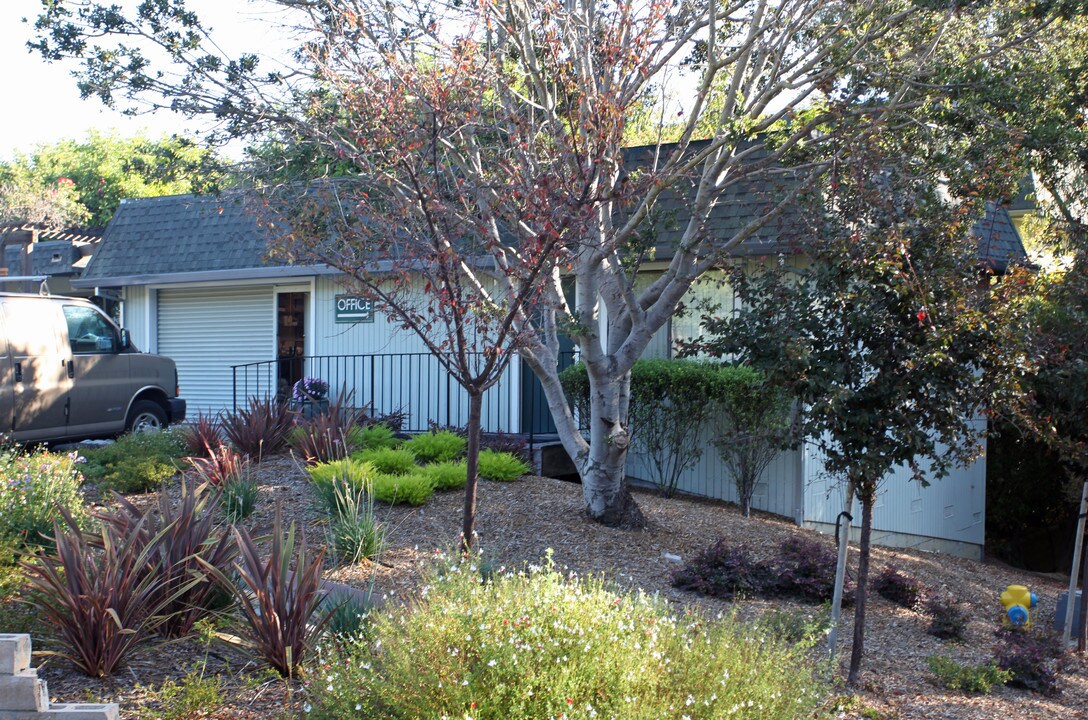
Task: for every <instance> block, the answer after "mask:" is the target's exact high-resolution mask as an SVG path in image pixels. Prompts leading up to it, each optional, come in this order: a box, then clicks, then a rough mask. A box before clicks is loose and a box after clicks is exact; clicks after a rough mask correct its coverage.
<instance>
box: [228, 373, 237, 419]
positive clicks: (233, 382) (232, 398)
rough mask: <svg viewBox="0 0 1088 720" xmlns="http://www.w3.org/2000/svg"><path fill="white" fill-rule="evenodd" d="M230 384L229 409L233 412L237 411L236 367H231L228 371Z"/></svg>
mask: <svg viewBox="0 0 1088 720" xmlns="http://www.w3.org/2000/svg"><path fill="white" fill-rule="evenodd" d="M230 384H231V393H230V402H231V409H232V410H234V411H237V410H238V366H237V365H235V366H234V367H232V368H231V369H230Z"/></svg>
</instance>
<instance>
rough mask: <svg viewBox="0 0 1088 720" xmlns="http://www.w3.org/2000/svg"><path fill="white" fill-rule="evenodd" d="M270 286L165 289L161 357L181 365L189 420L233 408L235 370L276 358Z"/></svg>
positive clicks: (160, 324) (160, 301)
mask: <svg viewBox="0 0 1088 720" xmlns="http://www.w3.org/2000/svg"><path fill="white" fill-rule="evenodd" d="M274 318H275V314H274V307H273V295H272V288H271V287H270V286H257V287H245V288H234V289H222V288H202V289H199V290H189V289H186V290H159V293H158V340H159V353H160V354H162V355H166V356H167V357H170V358H173V359H174V362H175V363H177V366H178V376H179V384H180V385H181V397H182V398H184V399H185V401H186V402H187V403H188V413H187V414H188V416H189V418H194V417H196V415H197V413H199V412H205V413H207V412H211V413H215V412H219V411H220V410H224V409H228V410H229V409H230V408H231V406H232V400H233V376H232V373H231V366H232V365H242V364H244V363H252V362H262V361H265V360H271V359H273V350H274V344H275V327H274V326H273V319H274Z"/></svg>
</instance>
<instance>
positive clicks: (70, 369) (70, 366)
mask: <svg viewBox="0 0 1088 720" xmlns="http://www.w3.org/2000/svg"><path fill="white" fill-rule="evenodd" d="M75 376H76V366H75V364H73V363H72V361H71V360H69V361H68V377H70V378H74V377H75Z"/></svg>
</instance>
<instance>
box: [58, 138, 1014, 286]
mask: <svg viewBox="0 0 1088 720" xmlns="http://www.w3.org/2000/svg"><path fill="white" fill-rule="evenodd" d="M647 152H649V151H648V150H646V149H643V148H633V149H631V150H629V151H628V164H629V166H631V165H637V164H638V163H639V162H644V163H645V162H648V158H645V157H643V156H642V154H644V153H647ZM788 183H789V179H788V177H786V178H784V179H783V180H781V181H775V180H767V179H759V180H752V181H743V182H739V183H737V184H736V185H734V186H732V187H730V188H729V189H728V190H727V191H726V193H725V194H724V195H723V196H722V197H721V198H719V200H718V202H717V203H716V205H715V207H714V209H713V211H712V212H711V215H710V217H709V218H708V220H707V226H706V231H707V232H708V233H710V234H712V235H713V236H714V237H717V238H722V239H728V238H730V237H733V236H734V235H735V234H736V233H737V232H739V231H740V230H741V229H743V228H744V227H745V226H746V224H747V223H748V222H750V221H751V219H752V218H753V217H756V216H757V215H762V214H764V213H766V212H768V211H769V210H771V209H772V208H774V207H775V205H776V204H777V203H778V202H779V201H780V200H781V198H782V197H784V196H785V195H786V193H787V191H788ZM692 196H693V181H691V180H687V181H682V182H681V183H678V184H677V185H676V186H674V187H672V188H670V189H669V190H667V191H666V192H664V193H662V196H661V198H660V201H659V202H658V203H657V206H658V207H657V210H655V212H654V213H653V215H652V216H651V218H650V223H649V226H648V227H647V230H646V235H647V236H648V237H646V241H647V244H652V245H654V246H656V248H657V257H658V259H663V258H665V257H668V256H669V255H670V254H671V248H674V247H676V244H677V242H678V241H679V240H680V238H681V236H682V234H683V232H684V229H685V226H686V221H687V212H686V208H687V203H688V200H687V198H690V197H692ZM808 231H809V230H808V227H807V224H806V223H805V221H804V219H803V218H802V211H801V209H800V207H799V206H798V205H793V206H791V207H789V208H788V209H787V210H786V211H785V212H784V213H783V214H782V215H781V216H780V217H778V218H776V219H775V220H773V221H771V222H769V223H767V224H766V225H764V226H763V227H762V228H760V229H759V230H758V231H757V232H756V233H755V234H754V235H752V236H751V237H749V238H748V239H747V240H745V241H744V243H743V244H742V245H740V246H738V247H736V248H734V249H733V251H732V252H733V253H734V254H743V255H762V254H772V253H778V252H782V251H784V250H786V249H788V248H790V247H796V245H795V241H796V240H797V239H798V238H804V236H805V235H806V234H807V232H808ZM972 234H973V235H975V236H976V237H978V238H979V260H980V262H981V263H983V264H984V265H985V266H987V267H989V268H990V269H992V270H993V271H995V272H999V273H1000V272H1004V271H1005V270H1006V269H1007V267H1008V265H1009V263H1010V261H1016V260H1019V259H1022V258H1024V257H1025V256H1026V253H1025V252H1024V246H1023V244H1022V243H1021V241H1020V237H1019V235H1018V234H1017V233H1016V230H1015V228H1014V227H1013V225H1012V221H1011V218H1010V217H1009V214H1008V212H1007V211H1006V210H1005V209H1004V208H1002V207H1000V206H998V205H996V204H994V203H987V204H986V213H985V216H984V217H983V218H982V219H981V220H980V221H979V222H978V223H977V224H976V225H975V226H974V228H973V229H972ZM266 237H267V235H266V231H265V230H264V229H263V228H261V227H260V226H259V225H258V224H257V222H256V220H255V219H254V217H253V215H252V214H251V213H250V212H249V211H248V210H247V208H246V206H245V203H244V202H243V200H242V198H241V197H240V196H239V195H237V194H236V195H232V196H193V195H175V196H170V197H159V198H140V199H135V200H126V201H125V202H123V203H122V204H121V207H120V208H119V209H118V211H117V213H116V214H115V215H114V218H113V220H112V221H111V222H110V224H109V226H108V227H107V228H106V232H105V234H104V235H103V237H102V241H101V243H99V245H98V247H97V249H96V251H95V254H94V257H93V259H92V260H91V262H90V263H89V265H88V266H87V270H86V271H85V272H84V274H83V277H82V278H81V280H80V281H79V282H78V284H79V285H84V286H86V285H93V284H101V285H108V284H110V281H113V282H114V283H115V284H130V283H132V282H133V279H134V278H139V279H140V281H142V282H150V281H154V280H156V279H161V280H164V281H165V280H169V279H170V278H171V276H173V278H174V279H181V278H178V277H177V276H189V277H192V276H193V275H194V274H199V273H208V272H213V273H214V272H215V271H231V270H236V271H237V270H248V269H256V268H262V269H264V270H265V271H274V270H275V268H284V266H283V265H271V266H270V265H269V263H268V262H267V259H266V258H265V250H266ZM294 270H295V272H294V273H293V274H299V273H300V272H301V268H297V269H294Z"/></svg>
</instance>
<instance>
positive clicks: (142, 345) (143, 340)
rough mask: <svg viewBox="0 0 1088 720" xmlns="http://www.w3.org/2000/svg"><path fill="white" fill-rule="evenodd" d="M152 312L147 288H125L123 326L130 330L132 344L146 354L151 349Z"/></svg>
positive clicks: (122, 313)
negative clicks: (149, 318)
mask: <svg viewBox="0 0 1088 720" xmlns="http://www.w3.org/2000/svg"><path fill="white" fill-rule="evenodd" d="M150 311H151V310H150V305H149V303H148V291H147V288H146V287H144V286H142V285H133V286H130V287H127V288H125V291H124V301H123V302H122V304H121V325H122V326H124V327H125V328H126V329H127V330H128V333H129V337H130V338H131V339H132V344H133V345H135V346H136V347H137V348H139V349H140V350H143V351H144V352H147V351H148V350H149V349H150V347H151V342H150V338H149V337H148V333H147V330H148V328H149V327H150V325H151V324H150V322H148V313H149V312H150Z"/></svg>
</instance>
